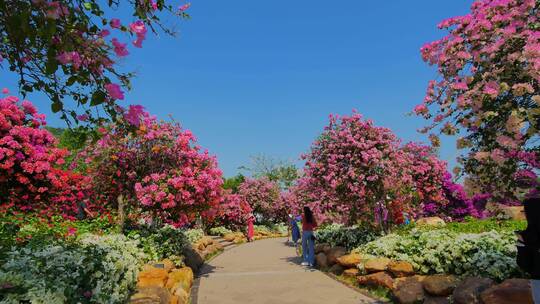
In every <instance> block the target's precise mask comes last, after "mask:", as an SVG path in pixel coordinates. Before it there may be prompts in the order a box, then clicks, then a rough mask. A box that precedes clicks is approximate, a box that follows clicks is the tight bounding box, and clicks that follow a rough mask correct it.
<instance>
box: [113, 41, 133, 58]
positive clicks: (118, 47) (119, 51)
mask: <svg viewBox="0 0 540 304" xmlns="http://www.w3.org/2000/svg"><path fill="white" fill-rule="evenodd" d="M112 44H113V46H114V52H115V53H116V56H118V57H124V56H127V55H129V52H128V50H127V48H126V45H127V44H126V43H121V42H119V41H118V39H116V38H113V39H112Z"/></svg>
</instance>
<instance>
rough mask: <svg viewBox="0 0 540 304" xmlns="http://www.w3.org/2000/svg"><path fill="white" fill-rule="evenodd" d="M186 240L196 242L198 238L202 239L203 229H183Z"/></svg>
mask: <svg viewBox="0 0 540 304" xmlns="http://www.w3.org/2000/svg"><path fill="white" fill-rule="evenodd" d="M184 234H185V235H186V237H187V239H188V241H189V242H190V243H191V244H194V243H197V241H198V240H200V239H202V237H203V236H204V231H203V230H202V229H188V230H185V231H184Z"/></svg>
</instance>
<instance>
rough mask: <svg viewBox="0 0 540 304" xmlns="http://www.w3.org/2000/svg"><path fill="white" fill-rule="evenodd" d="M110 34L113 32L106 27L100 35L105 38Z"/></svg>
mask: <svg viewBox="0 0 540 304" xmlns="http://www.w3.org/2000/svg"><path fill="white" fill-rule="evenodd" d="M110 34H111V31H109V30H108V29H104V30H101V32H99V37H101V38H105V37H107V36H109V35H110Z"/></svg>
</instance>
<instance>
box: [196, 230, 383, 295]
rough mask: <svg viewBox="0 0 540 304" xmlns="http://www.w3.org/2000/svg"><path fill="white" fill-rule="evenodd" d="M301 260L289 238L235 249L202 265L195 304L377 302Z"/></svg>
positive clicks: (257, 242)
mask: <svg viewBox="0 0 540 304" xmlns="http://www.w3.org/2000/svg"><path fill="white" fill-rule="evenodd" d="M300 262H301V261H300V260H299V258H298V257H297V256H296V253H295V249H294V247H290V246H288V245H286V244H285V239H284V238H276V239H266V240H261V241H256V242H253V243H248V244H245V245H241V246H238V247H234V248H232V249H230V250H227V251H226V252H224V253H223V254H221V255H220V256H218V257H216V258H215V259H213V260H212V261H210V262H209V263H208V264H206V265H204V266H203V268H202V270H201V273H200V277H199V279H198V280H197V282H196V283H195V286H194V290H192V295H193V298H192V303H193V304H214V303H219V304H229V303H231V304H232V303H234V304H245V303H257V304H276V303H284V304H287V303H291V304H292V303H294V304H311V303H313V304H321V303H324V304H349V303H350V304H360V303H378V302H377V301H375V300H373V299H371V298H368V297H366V296H364V295H362V294H360V293H358V292H356V291H354V290H353V289H351V288H349V287H346V286H344V285H343V284H341V283H339V282H337V281H335V280H333V279H331V278H330V277H328V276H327V275H325V274H323V273H321V272H319V271H317V270H312V269H306V268H304V267H302V266H300V265H299V263H300Z"/></svg>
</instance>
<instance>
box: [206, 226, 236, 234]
mask: <svg viewBox="0 0 540 304" xmlns="http://www.w3.org/2000/svg"><path fill="white" fill-rule="evenodd" d="M209 233H210V235H215V236H224V235H226V234H229V233H233V231H232V230H229V229H227V228H225V227H223V226H219V227H214V228H210V231H209Z"/></svg>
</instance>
